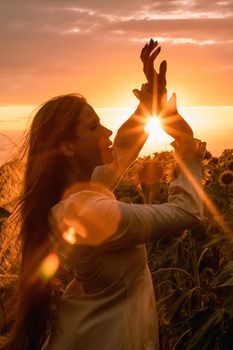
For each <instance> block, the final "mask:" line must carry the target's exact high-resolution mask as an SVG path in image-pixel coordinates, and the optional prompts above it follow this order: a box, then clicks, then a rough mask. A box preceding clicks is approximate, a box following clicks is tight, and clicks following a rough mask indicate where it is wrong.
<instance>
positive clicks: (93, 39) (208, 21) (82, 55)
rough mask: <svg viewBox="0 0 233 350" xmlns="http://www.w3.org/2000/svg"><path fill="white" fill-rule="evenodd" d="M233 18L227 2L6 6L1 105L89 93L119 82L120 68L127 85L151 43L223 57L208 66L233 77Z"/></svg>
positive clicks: (43, 1) (1, 7) (83, 1)
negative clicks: (51, 94)
mask: <svg viewBox="0 0 233 350" xmlns="http://www.w3.org/2000/svg"><path fill="white" fill-rule="evenodd" d="M232 18H233V3H232V1H223V0H222V1H221V0H218V1H217V0H213V1H211V2H210V1H206V0H198V1H197V0H195V1H194V0H189V1H188V0H164V1H161V0H144V1H141V0H134V1H133V2H132V1H125V0H113V1H109V0H103V1H99V0H79V1H77V0H53V1H48V0H37V1H27V0H21V1H20V2H19V1H18V0H11V1H8V0H1V2H0V21H1V32H0V42H1V55H0V66H1V70H2V72H1V77H0V89H1V95H0V99H1V100H4V101H5V100H6V101H9V100H10V99H17V101H20V99H21V98H22V97H23V96H24V101H25V103H26V101H28V100H29V102H30V96H32V94H33V96H34V97H33V100H32V101H31V102H33V103H34V102H35V101H36V98H37V94H38V95H39V92H38V91H39V90H41V91H49V90H50V89H52V88H54V86H55V87H57V90H56V91H58V92H59V93H60V90H61V89H64V90H65V91H66V89H67V87H68V88H69V87H70V86H71V88H72V86H75V83H76V86H78V87H80V91H81V89H84V91H88V89H87V87H86V86H91V87H95V86H98V83H99V81H100V80H102V81H103V79H110V81H114V76H115V75H116V70H117V68H116V67H117V65H118V64H119V65H120V68H119V71H120V73H119V74H118V76H119V77H120V74H121V71H122V72H123V73H122V79H124V78H125V76H126V75H127V72H128V71H129V70H130V69H133V68H132V67H131V66H132V65H131V66H130V65H128V66H127V60H128V59H129V60H133V58H134V57H135V56H136V54H137V53H138V51H139V50H140V47H141V44H143V43H145V41H147V40H148V39H149V38H150V37H155V38H156V39H158V40H159V42H161V43H165V46H166V45H167V46H168V47H169V48H171V50H172V48H174V51H175V50H177V49H176V48H177V45H180V47H181V45H182V50H183V51H182V53H183V54H184V52H185V54H186V51H185V50H188V48H189V47H190V45H192V50H193V49H197V50H198V49H199V50H200V49H201V51H198V55H202V56H203V57H205V58H206V57H208V59H210V58H209V57H212V54H213V51H214V50H215V53H214V57H215V56H216V57H218V58H216V59H215V61H214V60H212V61H211V63H210V64H208V66H210V67H211V69H212V67H213V65H214V64H215V65H216V66H221V69H222V71H223V72H225V71H228V72H230V68H229V67H230V66H231V62H232V60H233V57H232V49H231V46H232V31H233V28H232V27H233V26H232V23H233V19H232ZM220 48H221V51H220ZM211 50H213V51H211ZM220 56H221V57H220ZM220 61H221V62H220ZM131 62H132V61H131ZM219 62H220V63H219ZM224 67H228V68H226V69H224ZM216 70H218V67H216ZM106 71H107V72H108V73H106ZM103 76H104V78H103ZM75 79H76V81H75ZM115 79H116V77H115ZM95 80H97V83H94V81H95ZM125 83H126V82H125V81H124V82H123V83H122V86H124V84H125ZM95 84H96V85H95ZM113 85H114V84H113ZM119 86H120V83H119ZM85 89H86V90H85ZM98 90H99V91H100V89H98ZM103 94H104V92H103ZM4 96H5V97H4Z"/></svg>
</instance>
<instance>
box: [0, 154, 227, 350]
mask: <svg viewBox="0 0 233 350" xmlns="http://www.w3.org/2000/svg"><path fill="white" fill-rule="evenodd" d="M174 169H175V167H174V158H173V153H172V152H160V153H154V154H153V155H150V156H147V157H144V158H138V159H137V161H136V162H135V163H134V164H133V165H132V166H131V167H130V168H129V170H128V171H127V173H126V174H125V175H124V178H123V179H122V180H121V181H120V183H119V185H118V187H117V189H116V190H115V196H116V197H117V199H118V200H120V201H123V202H127V203H141V204H143V203H155V204H160V203H164V202H166V201H167V198H168V189H169V184H170V183H171V181H172V180H173V178H174V176H175V171H174ZM21 181H22V165H21V164H20V163H17V161H14V162H11V163H7V164H5V165H3V166H2V167H1V168H0V193H1V195H0V198H1V200H0V207H1V208H0V230H1V229H2V233H4V234H3V235H1V236H0V250H2V251H4V255H1V256H0V259H1V260H0V261H1V265H0V335H1V337H4V336H5V335H6V334H7V332H8V331H9V329H10V328H11V325H12V323H13V314H12V313H11V311H9V310H11V308H10V309H9V307H10V305H11V303H12V300H13V303H14V300H15V298H16V297H17V296H16V295H15V289H16V288H15V286H16V281H17V267H15V266H14V264H13V263H12V262H13V261H14V257H13V256H12V254H11V253H10V252H9V254H8V253H7V250H6V249H2V248H4V246H5V245H6V244H7V242H8V241H10V240H11V237H13V236H14V232H12V230H11V229H10V227H9V226H10V221H9V220H10V217H9V218H8V216H10V213H11V212H12V210H13V208H14V206H15V205H16V204H17V198H18V196H19V194H20V185H17V184H20V182H21ZM202 182H203V185H204V193H205V198H206V201H205V214H204V216H205V220H204V222H203V223H202V224H199V225H197V226H196V227H193V228H192V230H184V231H182V232H174V233H173V235H171V237H169V238H166V239H163V240H159V241H155V242H150V243H148V244H147V252H148V264H149V268H150V271H151V275H152V280H153V285H154V292H155V298H156V302H157V308H158V314H159V324H160V348H161V350H185V349H187V350H191V349H195V350H220V349H222V350H228V349H229V350H230V349H232V344H233V149H226V150H225V151H224V152H223V153H222V155H221V156H220V157H213V156H212V155H211V153H210V152H206V156H205V159H204V160H203V172H202ZM5 232H9V233H8V235H9V237H7V238H6V237H5ZM13 241H14V240H13ZM14 249H15V251H16V252H17V243H16V242H14ZM7 254H8V255H7ZM16 255H17V254H16ZM64 276H66V277H64ZM59 277H60V280H61V285H63V286H64V287H65V285H66V284H67V283H68V282H69V281H68V280H69V278H68V279H67V271H66V274H64V273H63V274H62V273H61V275H60V276H59ZM71 277H72V276H71Z"/></svg>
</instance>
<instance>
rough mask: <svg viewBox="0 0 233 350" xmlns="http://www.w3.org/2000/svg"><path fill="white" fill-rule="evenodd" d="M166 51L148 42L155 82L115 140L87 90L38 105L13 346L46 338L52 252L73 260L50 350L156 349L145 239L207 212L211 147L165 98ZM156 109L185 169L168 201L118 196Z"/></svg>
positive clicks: (32, 345)
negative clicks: (206, 158) (203, 192)
mask: <svg viewBox="0 0 233 350" xmlns="http://www.w3.org/2000/svg"><path fill="white" fill-rule="evenodd" d="M159 51H160V48H158V44H157V42H154V41H153V40H151V41H150V43H149V44H147V45H146V46H145V47H144V49H143V50H142V54H141V59H142V61H143V64H144V72H145V74H146V77H147V79H148V83H147V85H145V86H143V88H142V89H141V91H138V90H135V91H134V93H135V95H136V96H137V97H138V98H139V99H140V103H139V106H138V108H137V110H136V111H135V113H134V114H133V115H132V116H131V117H130V118H129V120H127V121H126V122H125V123H124V124H123V125H122V127H121V128H120V129H119V130H118V133H117V136H116V138H115V140H114V143H113V145H112V147H111V141H110V139H109V137H110V136H111V134H112V132H111V131H110V130H108V129H107V128H105V127H104V126H102V125H101V124H100V121H99V118H98V116H97V115H96V113H95V111H94V110H93V109H92V107H91V106H90V105H89V104H88V103H87V102H86V100H85V99H84V98H83V97H82V96H80V95H65V96H61V97H57V98H54V99H52V100H50V101H48V102H47V103H45V104H44V105H43V106H42V107H41V108H40V110H39V111H38V112H37V114H36V116H35V118H34V120H33V123H32V126H31V130H30V135H29V148H28V157H27V165H26V172H25V182H24V193H23V200H22V202H21V204H20V206H21V207H20V217H21V230H20V233H21V239H22V275H21V283H20V300H19V306H18V312H17V319H16V322H15V327H14V330H13V334H12V338H11V341H10V349H17V350H18V349H20V350H22V349H34V350H37V349H40V348H41V346H42V344H43V343H44V340H45V334H46V327H47V324H48V320H49V306H50V305H51V296H52V281H51V280H50V281H49V282H48V281H47V282H45V281H44V280H43V279H42V278H41V274H40V271H41V264H43V262H44V259H45V258H46V256H48V254H50V253H51V252H52V251H56V253H57V254H58V256H59V257H60V258H61V260H62V258H65V259H66V260H67V261H68V264H69V266H70V267H71V269H72V271H73V274H74V279H73V281H72V282H71V283H70V285H69V286H68V287H67V289H66V291H65V293H64V295H63V296H62V299H61V302H60V306H59V310H58V312H57V317H56V322H55V324H54V327H53V329H52V331H51V333H50V336H49V337H48V338H47V340H46V342H45V343H44V346H43V350H45V349H46V350H66V349H67V350H68V349H69V350H76V349H81V350H90V349H91V350H93V349H95V350H99V349H101V350H104V349H106V350H115V349H117V350H123V349H124V350H126V349H127V350H130V349H135V350H141V349H151V350H152V349H158V320H157V317H156V309H155V302H154V293H153V287H152V282H151V277H150V273H149V270H148V266H147V259H146V250H145V245H144V243H146V242H147V241H150V240H155V239H159V238H161V237H165V236H167V235H170V234H172V231H173V230H178V229H179V230H182V229H185V228H188V227H191V226H192V225H193V224H195V223H196V222H197V221H199V220H201V211H202V201H201V198H200V196H199V194H198V193H197V192H196V190H195V186H194V182H195V184H196V185H197V186H199V188H200V186H201V179H200V177H201V169H200V164H201V159H202V156H203V153H204V148H205V145H204V144H203V143H201V142H200V141H198V140H195V139H193V133H192V130H191V128H190V127H189V126H188V125H187V123H186V122H185V121H184V120H183V119H182V117H181V116H180V115H179V114H178V112H177V109H176V103H175V96H173V97H172V99H171V100H170V101H169V102H167V99H166V79H165V74H166V62H162V64H161V65H160V72H159V74H157V73H156V71H155V70H154V68H153V67H154V66H153V64H154V60H155V58H156V57H157V55H158V54H159ZM154 111H157V112H158V113H159V115H160V118H161V120H162V121H163V125H164V129H165V130H166V131H167V132H168V133H169V134H170V135H171V136H173V137H175V139H176V141H175V143H174V147H175V149H176V156H177V159H179V160H180V163H179V164H181V163H182V164H183V165H184V166H185V168H184V169H185V170H184V171H183V166H182V167H181V165H177V173H178V175H177V178H176V180H175V181H174V182H173V183H172V184H171V187H170V196H169V202H168V203H165V204H161V205H137V204H132V205H131V204H126V203H121V202H118V201H116V199H115V198H114V195H113V192H112V191H113V189H114V188H115V187H116V185H117V183H118V181H119V179H120V177H121V176H122V175H123V173H124V172H125V170H126V169H127V168H128V166H129V165H130V164H131V163H132V161H133V160H134V159H135V158H136V157H137V156H138V153H139V151H140V149H141V148H142V146H143V144H144V143H145V141H146V138H147V135H146V133H145V131H144V126H145V123H146V120H147V118H148V114H151V113H153V112H154ZM187 172H189V173H192V178H193V180H192V181H190V180H189V178H188V176H187Z"/></svg>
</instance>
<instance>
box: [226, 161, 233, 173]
mask: <svg viewBox="0 0 233 350" xmlns="http://www.w3.org/2000/svg"><path fill="white" fill-rule="evenodd" d="M227 168H228V169H229V170H231V171H233V160H231V161H230V162H228V164H227Z"/></svg>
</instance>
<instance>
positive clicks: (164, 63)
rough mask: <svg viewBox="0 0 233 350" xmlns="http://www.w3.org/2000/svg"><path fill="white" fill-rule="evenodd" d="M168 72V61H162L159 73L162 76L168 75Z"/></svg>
mask: <svg viewBox="0 0 233 350" xmlns="http://www.w3.org/2000/svg"><path fill="white" fill-rule="evenodd" d="M166 73H167V61H165V60H164V61H162V62H161V64H160V67H159V75H160V76H161V77H164V78H165V76H166Z"/></svg>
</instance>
